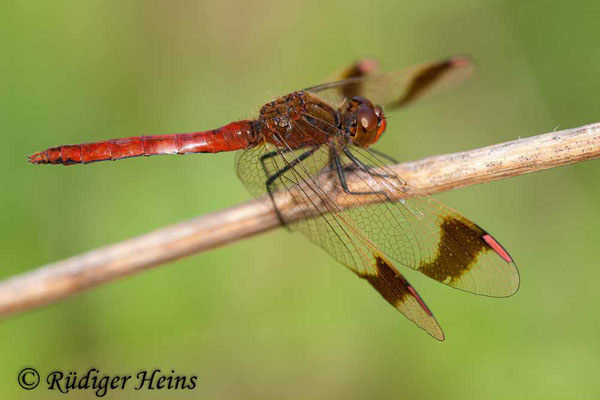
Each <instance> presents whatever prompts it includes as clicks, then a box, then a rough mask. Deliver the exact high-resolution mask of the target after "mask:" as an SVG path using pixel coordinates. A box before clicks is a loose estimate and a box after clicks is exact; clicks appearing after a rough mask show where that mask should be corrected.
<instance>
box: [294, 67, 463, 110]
mask: <svg viewBox="0 0 600 400" xmlns="http://www.w3.org/2000/svg"><path fill="white" fill-rule="evenodd" d="M361 66H362V68H361ZM472 69H473V65H472V63H471V61H469V60H468V59H467V58H464V57H453V58H449V59H447V60H442V61H438V62H432V63H427V64H422V65H419V66H416V67H413V68H409V69H405V70H401V71H396V72H388V73H374V72H373V71H376V68H374V67H371V66H370V63H369V61H365V60H360V61H358V62H357V63H356V64H355V65H354V69H353V67H352V66H351V67H350V68H348V69H347V70H345V71H344V72H343V73H342V75H344V74H346V76H348V78H346V79H342V80H339V81H335V82H329V83H324V84H321V85H318V86H313V87H311V88H308V89H306V90H307V91H309V92H312V93H315V94H317V95H319V96H322V97H324V98H328V99H339V98H340V97H342V98H350V97H353V96H363V97H366V98H367V99H369V100H371V101H372V102H373V103H374V104H380V105H383V106H384V107H385V108H386V109H387V110H391V109H394V108H399V107H404V106H407V105H410V104H412V103H413V102H414V101H415V100H417V99H420V98H422V97H425V96H428V95H430V94H434V93H436V92H439V91H441V89H445V88H446V87H448V86H454V85H456V84H457V83H460V82H462V81H463V80H465V79H466V78H467V77H468V76H470V75H471V72H472Z"/></svg>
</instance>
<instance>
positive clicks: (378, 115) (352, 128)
mask: <svg viewBox="0 0 600 400" xmlns="http://www.w3.org/2000/svg"><path fill="white" fill-rule="evenodd" d="M344 115H345V118H344V120H345V121H346V129H347V130H348V131H349V133H350V137H351V138H352V140H353V141H354V142H355V143H356V144H358V145H360V146H363V147H369V146H371V145H372V144H374V143H375V142H377V140H379V138H380V137H381V134H382V133H383V132H384V131H385V127H386V122H385V116H384V115H383V109H382V108H381V107H380V106H373V103H371V101H369V100H368V99H365V98H364V97H361V96H355V97H353V98H351V99H350V100H349V101H348V102H347V103H346V107H345V110H344Z"/></svg>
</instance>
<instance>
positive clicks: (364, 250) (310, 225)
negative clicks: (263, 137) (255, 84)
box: [236, 144, 444, 340]
mask: <svg viewBox="0 0 600 400" xmlns="http://www.w3.org/2000/svg"><path fill="white" fill-rule="evenodd" d="M330 163H331V160H330V156H329V151H328V147H327V145H321V146H319V147H315V148H311V149H303V150H298V151H291V150H290V149H285V148H275V147H274V146H271V145H268V144H265V145H261V146H257V147H254V148H251V149H248V150H245V151H242V152H239V153H238V155H237V158H236V168H237V173H238V176H239V177H240V179H241V180H242V182H243V183H244V184H245V186H246V187H247V188H248V190H249V191H250V192H251V193H252V194H253V195H255V196H259V195H262V194H264V193H265V191H266V186H265V181H266V180H268V179H269V177H272V176H277V177H276V178H275V179H271V180H272V181H273V187H272V190H273V191H274V192H275V197H274V199H275V204H276V206H277V209H278V210H279V212H280V213H281V215H282V217H283V219H284V220H285V221H286V223H287V224H288V226H289V227H290V228H291V229H293V230H297V231H300V232H302V233H303V234H304V235H305V236H306V237H307V238H308V239H309V240H311V241H312V242H313V243H315V244H317V245H318V246H320V247H322V248H323V249H325V250H326V251H327V252H328V253H329V254H331V255H332V256H333V257H334V258H336V259H337V260H338V261H339V262H340V263H342V264H343V265H345V266H346V267H348V268H349V269H350V270H352V271H354V272H355V273H356V274H357V275H358V276H359V277H361V278H363V279H365V280H367V281H368V282H369V283H370V284H371V285H372V286H373V287H374V288H375V289H376V290H377V291H378V292H379V293H380V294H381V295H382V296H383V297H384V298H385V299H386V300H387V301H388V302H389V303H390V304H391V305H392V306H394V307H395V308H396V309H398V310H399V311H400V312H402V313H403V314H404V315H405V316H406V317H407V318H408V319H409V320H411V321H413V322H414V323H415V324H416V325H417V326H419V327H421V328H422V329H424V330H425V331H426V332H427V333H429V334H430V335H431V336H433V337H434V338H436V339H438V340H443V339H444V334H443V332H442V330H441V328H440V326H439V324H438V323H437V321H436V320H435V318H434V316H433V314H432V313H431V311H430V310H429V308H428V307H427V306H426V305H425V302H424V301H423V300H422V299H421V297H420V296H419V295H418V293H417V292H416V290H415V289H414V288H413V287H412V286H411V285H410V283H409V282H408V281H407V280H406V279H405V278H404V276H403V275H402V274H400V272H398V270H397V269H396V268H395V267H394V266H393V265H392V263H391V262H390V261H389V259H388V258H387V257H386V256H385V255H383V254H382V253H381V251H380V250H378V249H377V246H376V245H375V244H374V243H373V242H372V241H371V240H370V239H369V232H368V230H365V229H364V228H363V227H362V226H360V225H359V224H357V220H356V219H354V218H351V217H350V215H349V214H348V213H347V212H344V210H343V209H342V207H341V206H340V205H339V204H338V203H337V201H336V200H337V199H336V192H339V191H338V189H339V185H338V184H337V182H336V181H335V176H334V175H333V171H332V170H330ZM281 171H283V172H281Z"/></svg>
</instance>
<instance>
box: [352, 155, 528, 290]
mask: <svg viewBox="0 0 600 400" xmlns="http://www.w3.org/2000/svg"><path fill="white" fill-rule="evenodd" d="M348 150H349V153H350V155H351V156H352V157H353V158H355V159H357V160H359V162H360V163H361V164H362V165H364V166H367V167H369V171H371V175H370V174H365V173H364V172H363V171H360V170H359V169H358V168H357V167H356V162H355V161H352V160H350V159H349V158H348V157H347V158H345V160H344V161H343V162H344V164H345V165H346V166H347V167H346V169H345V171H346V172H345V177H346V180H348V181H354V182H356V181H360V182H363V186H365V187H366V189H362V191H365V190H367V191H368V190H373V191H377V190H380V191H381V190H383V192H384V193H385V196H386V197H387V199H386V200H387V201H386V202H373V201H369V202H368V201H367V200H366V198H365V201H364V205H360V206H358V207H356V208H355V209H351V210H349V215H351V216H352V218H353V219H354V220H355V224H357V225H360V226H361V227H363V229H365V230H366V231H368V232H370V238H371V240H372V241H373V243H374V244H375V245H376V246H377V247H378V248H380V249H381V250H382V251H383V252H384V253H385V254H387V255H388V256H389V257H390V258H392V259H394V260H396V261H398V262H400V263H401V264H403V265H405V266H407V267H409V268H412V269H414V270H417V271H419V272H421V273H423V274H425V275H427V276H429V277H430V278H432V279H435V280H437V281H439V282H441V283H444V284H446V285H449V286H451V287H454V288H457V289H461V290H465V291H468V292H471V293H475V294H480V295H486V296H491V297H507V296H511V295H512V294H514V293H515V292H516V291H517V290H518V288H519V272H518V270H517V268H516V265H515V263H514V261H513V259H512V257H511V256H510V255H509V254H508V252H507V251H506V250H505V249H504V247H502V245H500V243H499V242H498V241H497V240H496V239H494V237H493V236H491V235H490V234H489V233H488V232H486V231H485V230H483V229H482V228H481V227H479V226H478V225H476V224H475V223H473V222H472V221H470V220H469V219H467V218H465V217H464V216H462V215H460V214H459V213H457V212H456V211H454V210H452V209H451V208H450V207H448V206H446V205H445V204H443V203H441V202H439V201H437V200H435V199H433V198H432V197H429V196H427V195H424V194H420V195H417V196H415V197H410V198H403V197H406V196H404V195H403V193H405V192H411V193H417V194H418V193H419V191H418V190H417V189H415V188H413V187H411V186H410V185H409V184H408V183H407V182H406V181H404V180H403V179H402V178H401V177H398V176H397V175H396V174H395V173H394V172H393V171H392V170H391V169H390V168H389V167H387V166H386V165H385V163H383V162H382V161H381V160H380V159H379V158H378V156H377V155H375V154H373V153H372V152H370V151H369V150H367V149H364V148H360V147H357V146H351V147H350V148H349V149H348ZM379 200H381V199H379ZM359 204H360V202H359ZM382 221H385V222H382Z"/></svg>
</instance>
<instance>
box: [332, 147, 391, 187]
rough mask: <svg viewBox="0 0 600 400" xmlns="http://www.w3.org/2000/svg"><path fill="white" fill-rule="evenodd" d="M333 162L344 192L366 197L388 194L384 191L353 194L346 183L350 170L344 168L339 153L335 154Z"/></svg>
mask: <svg viewBox="0 0 600 400" xmlns="http://www.w3.org/2000/svg"><path fill="white" fill-rule="evenodd" d="M333 161H334V163H335V167H336V171H337V175H338V178H339V179H340V185H341V186H342V189H343V190H344V192H346V193H348V194H352V195H365V194H383V195H385V194H386V193H385V192H384V191H382V190H377V191H370V192H353V191H351V190H350V189H349V188H348V184H347V183H346V175H345V174H346V171H347V170H348V169H347V168H344V167H343V166H342V161H341V160H340V156H339V155H338V154H337V153H334V155H333Z"/></svg>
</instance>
